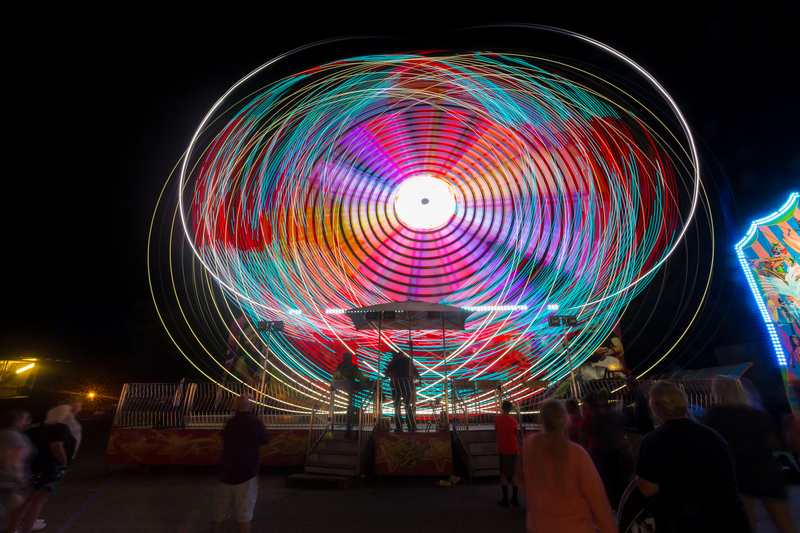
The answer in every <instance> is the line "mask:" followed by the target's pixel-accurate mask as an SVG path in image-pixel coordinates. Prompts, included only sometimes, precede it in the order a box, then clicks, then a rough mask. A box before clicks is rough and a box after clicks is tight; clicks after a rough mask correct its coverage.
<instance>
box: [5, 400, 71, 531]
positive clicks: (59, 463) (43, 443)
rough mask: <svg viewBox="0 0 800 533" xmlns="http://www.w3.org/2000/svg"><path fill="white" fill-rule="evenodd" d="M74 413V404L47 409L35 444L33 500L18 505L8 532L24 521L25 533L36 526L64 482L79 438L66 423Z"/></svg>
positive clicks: (10, 521)
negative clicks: (36, 453) (48, 502)
mask: <svg viewBox="0 0 800 533" xmlns="http://www.w3.org/2000/svg"><path fill="white" fill-rule="evenodd" d="M70 416H72V406H71V405H59V406H58V407H54V408H52V409H50V411H48V412H47V418H46V419H45V421H44V426H43V427H42V431H41V433H40V434H39V438H38V439H37V442H36V445H37V447H38V448H39V454H38V455H37V456H36V459H35V460H34V467H33V470H34V475H33V481H32V483H31V487H30V488H29V489H28V490H29V491H32V495H31V497H30V500H28V501H26V503H24V504H23V505H22V506H21V507H18V508H17V509H16V510H15V511H14V513H12V515H11V519H10V520H9V532H12V533H13V532H14V531H17V528H19V527H20V521H21V522H22V529H21V531H22V533H30V532H31V531H34V527H36V521H37V519H38V518H39V513H41V512H42V507H44V504H45V502H46V501H47V499H48V498H50V497H51V496H53V495H54V494H55V493H56V491H57V490H58V487H59V486H60V485H61V479H62V478H63V477H64V473H66V471H67V467H68V466H69V463H70V461H71V460H72V456H73V455H74V452H75V445H76V440H75V437H73V436H72V433H71V432H70V430H69V426H67V420H68V419H69V417H70Z"/></svg>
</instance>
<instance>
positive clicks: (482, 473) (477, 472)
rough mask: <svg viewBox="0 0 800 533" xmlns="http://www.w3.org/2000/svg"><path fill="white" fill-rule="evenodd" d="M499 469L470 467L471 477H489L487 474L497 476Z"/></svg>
mask: <svg viewBox="0 0 800 533" xmlns="http://www.w3.org/2000/svg"><path fill="white" fill-rule="evenodd" d="M499 475H500V469H499V468H473V469H472V477H489V476H499Z"/></svg>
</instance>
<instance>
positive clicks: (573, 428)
mask: <svg viewBox="0 0 800 533" xmlns="http://www.w3.org/2000/svg"><path fill="white" fill-rule="evenodd" d="M564 407H566V408H567V435H568V436H569V440H571V441H572V442H574V443H576V444H580V436H581V429H580V423H581V412H580V409H578V402H576V401H575V398H569V399H568V400H566V401H565V402H564Z"/></svg>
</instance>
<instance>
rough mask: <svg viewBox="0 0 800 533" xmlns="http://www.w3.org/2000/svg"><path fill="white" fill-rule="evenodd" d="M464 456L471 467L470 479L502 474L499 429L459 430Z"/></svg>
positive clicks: (477, 428) (472, 428)
mask: <svg viewBox="0 0 800 533" xmlns="http://www.w3.org/2000/svg"><path fill="white" fill-rule="evenodd" d="M458 439H459V441H460V442H459V444H460V450H461V454H462V457H464V458H465V459H466V462H467V465H468V467H469V477H470V479H472V478H476V477H489V476H499V475H500V455H499V454H498V453H497V431H496V430H495V429H494V427H491V426H487V427H486V428H485V429H483V428H480V427H474V426H473V427H471V428H470V429H469V431H460V432H458Z"/></svg>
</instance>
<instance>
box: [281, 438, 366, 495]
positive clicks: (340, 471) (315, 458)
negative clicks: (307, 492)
mask: <svg viewBox="0 0 800 533" xmlns="http://www.w3.org/2000/svg"><path fill="white" fill-rule="evenodd" d="M344 433H345V432H344V430H334V431H331V430H327V431H326V432H325V433H324V434H323V435H322V437H321V438H320V440H319V441H318V442H317V443H316V445H315V446H314V449H313V450H311V453H310V454H309V456H308V460H307V461H306V464H305V466H304V467H303V473H302V474H294V475H291V476H289V477H288V478H287V479H286V484H287V486H296V485H298V484H300V483H302V482H321V483H324V484H336V485H337V487H338V488H340V489H345V488H350V487H354V486H356V485H357V481H358V477H359V476H360V475H361V472H362V470H363V468H364V464H365V463H366V459H367V456H368V455H369V454H368V453H367V452H368V450H369V446H371V445H373V442H374V441H373V434H372V432H370V433H369V438H367V439H366V442H363V441H362V443H361V453H359V449H358V444H359V443H358V432H357V431H353V436H355V437H356V438H355V439H345V438H344Z"/></svg>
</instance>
